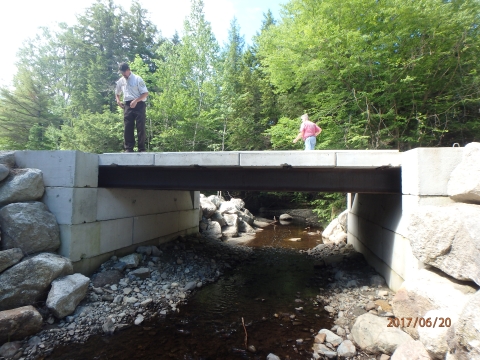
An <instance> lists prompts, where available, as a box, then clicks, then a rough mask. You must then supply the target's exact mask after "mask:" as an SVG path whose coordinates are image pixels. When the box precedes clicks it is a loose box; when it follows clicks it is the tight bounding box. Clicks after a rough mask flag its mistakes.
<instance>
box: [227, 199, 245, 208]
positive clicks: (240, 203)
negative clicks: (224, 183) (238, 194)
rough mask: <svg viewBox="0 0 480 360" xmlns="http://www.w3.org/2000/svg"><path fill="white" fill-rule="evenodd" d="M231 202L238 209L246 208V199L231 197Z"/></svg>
mask: <svg viewBox="0 0 480 360" xmlns="http://www.w3.org/2000/svg"><path fill="white" fill-rule="evenodd" d="M230 202H231V203H232V204H233V205H234V206H235V207H236V208H237V210H243V209H244V208H245V201H243V200H242V199H238V198H231V199H230Z"/></svg>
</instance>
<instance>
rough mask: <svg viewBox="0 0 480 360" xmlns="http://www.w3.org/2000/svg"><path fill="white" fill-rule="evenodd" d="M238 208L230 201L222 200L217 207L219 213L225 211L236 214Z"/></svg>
mask: <svg viewBox="0 0 480 360" xmlns="http://www.w3.org/2000/svg"><path fill="white" fill-rule="evenodd" d="M238 210H240V209H237V206H236V205H235V204H234V203H233V202H231V201H225V202H223V203H222V204H221V205H220V207H219V208H218V211H219V212H220V214H225V213H227V214H232V213H233V214H236V213H237V211H238Z"/></svg>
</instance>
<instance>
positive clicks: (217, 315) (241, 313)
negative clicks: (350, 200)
mask: <svg viewBox="0 0 480 360" xmlns="http://www.w3.org/2000/svg"><path fill="white" fill-rule="evenodd" d="M292 239H293V240H292ZM320 243H321V235H320V234H319V233H316V230H315V229H314V230H310V229H308V228H307V229H305V228H304V226H302V225H295V224H288V225H281V224H278V225H271V226H267V227H265V228H264V229H263V230H262V231H260V232H258V233H257V234H256V236H255V239H254V240H252V241H250V242H249V243H248V244H246V245H245V246H250V247H252V248H253V249H254V254H253V255H252V259H251V261H248V262H245V263H244V264H241V265H240V266H237V267H236V268H234V269H230V270H228V271H226V272H225V274H224V275H223V276H222V277H221V278H220V279H219V280H218V281H217V282H215V283H213V284H209V285H208V286H205V287H203V288H201V289H199V290H198V291H197V292H196V293H195V294H194V295H193V296H192V297H191V298H190V299H189V300H188V303H187V304H185V305H182V306H181V307H179V309H178V312H173V313H168V314H167V315H166V316H160V317H158V318H157V320H156V321H153V322H150V323H147V324H142V325H143V326H133V327H130V328H128V329H126V330H123V331H120V332H118V333H115V334H114V335H113V336H100V335H95V336H92V337H91V338H90V339H89V340H88V341H87V342H86V343H85V344H70V345H68V346H64V347H58V348H56V349H55V350H54V351H53V353H52V354H51V355H50V356H48V359H205V360H207V359H212V360H213V359H218V360H220V359H266V357H267V355H268V354H269V353H274V354H276V355H277V356H279V357H280V358H281V359H310V358H311V347H312V344H313V336H314V335H315V334H316V333H317V332H318V330H320V329H322V328H330V327H331V326H332V324H333V319H331V318H330V317H329V316H328V313H326V312H325V310H323V307H321V306H318V305H317V303H316V301H315V298H316V296H317V295H319V294H320V293H321V291H320V288H322V287H323V286H325V283H324V282H325V281H326V279H324V278H322V269H316V268H315V267H314V259H313V258H311V257H309V256H307V255H306V254H302V253H300V252H299V251H298V250H300V249H303V250H306V249H309V248H313V247H314V246H316V245H318V244H320ZM246 335H247V341H246V339H245V337H246ZM246 343H247V346H246ZM251 346H253V347H254V349H253V348H251ZM248 347H250V349H248Z"/></svg>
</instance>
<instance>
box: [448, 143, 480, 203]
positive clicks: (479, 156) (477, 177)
mask: <svg viewBox="0 0 480 360" xmlns="http://www.w3.org/2000/svg"><path fill="white" fill-rule="evenodd" d="M447 194H448V196H450V198H452V199H453V200H455V201H460V202H466V203H477V204H480V143H478V142H477V143H470V144H467V145H466V146H465V148H464V150H463V157H462V161H461V162H460V164H458V166H457V167H456V168H455V169H454V170H453V171H452V173H451V174H450V180H449V181H448V187H447Z"/></svg>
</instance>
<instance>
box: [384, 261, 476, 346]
mask: <svg viewBox="0 0 480 360" xmlns="http://www.w3.org/2000/svg"><path fill="white" fill-rule="evenodd" d="M452 280H453V279H451V278H449V277H447V276H443V275H440V274H437V273H436V272H433V271H430V270H427V269H422V270H420V271H418V274H417V276H416V277H415V278H414V279H409V280H406V281H404V282H403V284H402V286H401V287H400V289H399V290H398V291H397V293H396V294H395V296H394V298H393V305H392V306H393V313H394V314H395V316H396V317H397V318H417V317H418V318H420V317H424V316H425V314H426V313H427V312H428V311H430V310H437V309H442V310H443V311H445V312H446V313H449V314H450V315H451V316H450V317H454V314H459V312H460V311H461V309H462V308H463V307H464V306H465V304H466V303H467V302H468V301H469V300H470V299H471V298H472V296H473V294H475V291H476V290H475V288H474V287H472V286H469V285H464V284H459V283H457V282H454V281H452ZM417 329H418V325H417V327H415V328H414V327H412V325H411V324H410V326H409V327H405V328H403V330H404V331H405V332H407V333H408V334H410V335H411V336H412V337H413V338H415V339H418V338H419V335H418V331H417Z"/></svg>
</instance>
